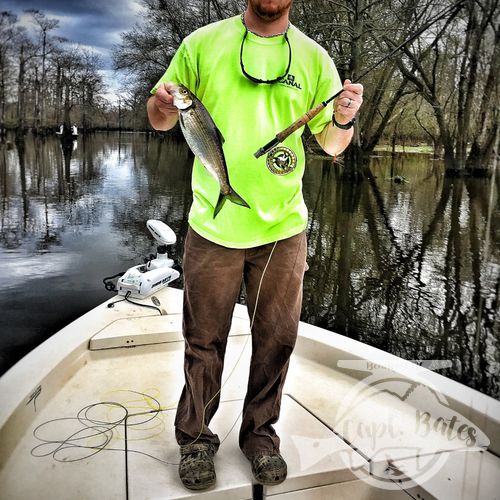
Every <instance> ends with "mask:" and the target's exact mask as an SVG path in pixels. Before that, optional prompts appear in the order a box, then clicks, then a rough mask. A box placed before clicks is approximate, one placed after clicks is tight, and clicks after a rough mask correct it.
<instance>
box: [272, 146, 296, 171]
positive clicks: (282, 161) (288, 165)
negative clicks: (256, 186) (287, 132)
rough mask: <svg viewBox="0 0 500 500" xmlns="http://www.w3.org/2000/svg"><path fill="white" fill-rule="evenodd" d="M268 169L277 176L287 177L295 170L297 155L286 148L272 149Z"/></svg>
mask: <svg viewBox="0 0 500 500" xmlns="http://www.w3.org/2000/svg"><path fill="white" fill-rule="evenodd" d="M266 164H267V168H268V169H269V170H270V171H271V172H272V173H273V174H276V175H286V174H289V173H290V172H292V171H293V170H295V167H296V166H297V155H296V154H295V153H294V152H293V151H292V150H291V149H290V148H287V147H285V146H280V147H277V148H274V149H271V151H269V153H267V158H266Z"/></svg>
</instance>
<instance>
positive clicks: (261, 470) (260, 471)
mask: <svg viewBox="0 0 500 500" xmlns="http://www.w3.org/2000/svg"><path fill="white" fill-rule="evenodd" d="M250 462H251V463H252V473H253V476H254V478H255V479H256V481H258V482H259V483H261V484H265V485H267V486H271V485H273V484H280V483H282V482H283V481H284V480H285V479H286V474H287V467H286V462H285V460H284V459H283V457H282V456H281V455H280V454H279V453H273V452H263V453H258V454H256V455H254V456H253V457H252V458H251V459H250Z"/></svg>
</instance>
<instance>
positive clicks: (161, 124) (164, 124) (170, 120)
mask: <svg viewBox="0 0 500 500" xmlns="http://www.w3.org/2000/svg"><path fill="white" fill-rule="evenodd" d="M173 85H174V84H173V83H171V82H167V83H162V84H161V85H160V86H159V87H158V89H157V90H156V93H155V94H154V95H153V96H151V97H150V98H149V99H148V105H147V108H148V117H149V123H151V126H152V127H153V128H154V129H156V130H170V129H171V128H172V127H174V125H175V124H176V123H177V119H178V117H179V115H178V113H177V108H176V107H175V106H174V98H173V96H172V95H171V94H170V93H169V91H170V90H171V89H172V87H173Z"/></svg>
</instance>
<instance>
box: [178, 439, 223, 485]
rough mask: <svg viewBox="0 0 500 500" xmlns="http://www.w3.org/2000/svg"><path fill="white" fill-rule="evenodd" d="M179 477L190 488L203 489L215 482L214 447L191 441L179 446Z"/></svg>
mask: <svg viewBox="0 0 500 500" xmlns="http://www.w3.org/2000/svg"><path fill="white" fill-rule="evenodd" d="M180 452H181V461H180V464H179V477H180V478H181V481H182V484H183V485H184V486H185V487H186V488H188V489H190V490H205V489H207V488H210V486H213V485H214V484H215V467H214V459H213V458H214V455H215V447H214V445H212V444H210V443H193V444H186V445H183V446H181V447H180Z"/></svg>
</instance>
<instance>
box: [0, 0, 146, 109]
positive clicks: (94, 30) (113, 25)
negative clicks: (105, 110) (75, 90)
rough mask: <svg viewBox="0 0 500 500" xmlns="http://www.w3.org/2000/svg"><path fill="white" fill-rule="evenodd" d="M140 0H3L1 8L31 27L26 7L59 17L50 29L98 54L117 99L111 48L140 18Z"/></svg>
mask: <svg viewBox="0 0 500 500" xmlns="http://www.w3.org/2000/svg"><path fill="white" fill-rule="evenodd" d="M141 8H142V7H141V3H140V0H80V1H76V0H0V11H5V10H7V11H11V12H13V13H14V14H17V15H18V17H19V19H20V21H21V24H24V25H25V26H26V27H27V28H30V27H31V26H32V24H31V23H30V22H29V20H28V19H29V18H28V16H26V15H25V14H24V13H23V11H24V10H26V9H38V10H40V11H41V12H43V13H44V14H46V15H47V17H49V18H55V19H58V20H59V27H58V28H57V29H55V30H53V31H52V32H51V33H52V34H53V35H56V36H61V37H64V38H67V39H68V40H70V41H71V42H75V43H78V44H79V45H81V46H82V47H85V48H88V49H91V50H93V51H94V52H96V53H97V54H99V56H100V58H101V60H102V63H103V69H102V71H101V73H102V75H103V78H104V82H105V83H106V86H107V87H108V89H109V92H108V94H107V95H106V97H107V98H108V99H109V100H110V101H112V102H114V101H116V93H117V91H118V84H117V80H118V78H117V75H115V73H114V71H113V63H112V57H111V49H112V47H113V45H114V44H117V43H119V42H120V33H121V32H123V31H128V30H130V29H131V28H132V27H133V26H134V24H136V22H138V21H140V14H141Z"/></svg>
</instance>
